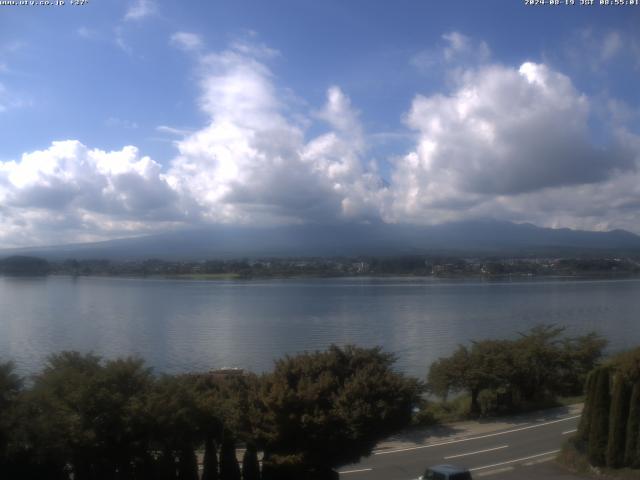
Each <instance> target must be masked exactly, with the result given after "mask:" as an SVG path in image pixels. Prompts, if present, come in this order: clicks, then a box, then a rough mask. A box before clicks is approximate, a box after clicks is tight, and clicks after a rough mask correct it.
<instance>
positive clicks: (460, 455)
mask: <svg viewBox="0 0 640 480" xmlns="http://www.w3.org/2000/svg"><path fill="white" fill-rule="evenodd" d="M508 447H509V445H501V446H499V447H493V448H487V449H486V450H478V451H477V452H468V453H459V454H457V455H449V456H448V457H444V459H445V460H449V459H450V458H458V457H466V456H467V455H476V454H478V453H486V452H493V451H494V450H502V449H503V448H508Z"/></svg>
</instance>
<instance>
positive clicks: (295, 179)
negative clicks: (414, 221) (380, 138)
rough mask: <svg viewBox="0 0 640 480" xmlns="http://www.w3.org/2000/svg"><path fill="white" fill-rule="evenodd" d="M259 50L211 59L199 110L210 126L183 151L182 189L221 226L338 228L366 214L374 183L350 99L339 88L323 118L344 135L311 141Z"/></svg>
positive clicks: (176, 175)
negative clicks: (364, 196)
mask: <svg viewBox="0 0 640 480" xmlns="http://www.w3.org/2000/svg"><path fill="white" fill-rule="evenodd" d="M255 51H256V49H254V48H244V47H243V48H240V49H237V48H233V49H230V50H227V51H225V52H222V53H218V54H211V55H208V56H206V57H204V58H203V59H202V60H201V87H202V91H203V94H202V96H201V98H200V102H199V104H200V108H201V109H202V110H203V111H204V112H205V113H206V114H207V115H208V116H209V117H210V123H209V125H207V126H206V127H205V128H203V129H201V130H199V131H197V132H195V133H193V134H191V135H190V136H188V137H187V138H185V139H184V140H182V141H180V142H178V143H177V146H178V149H179V152H180V155H179V157H178V158H177V159H176V160H175V161H174V162H173V165H172V168H171V169H170V171H169V176H170V178H171V183H172V185H174V186H175V188H176V189H178V190H179V191H181V192H182V193H183V194H184V195H189V196H190V197H192V198H194V199H197V201H198V203H199V204H200V205H201V207H202V208H203V210H204V211H205V212H206V216H207V218H209V219H210V220H211V221H223V222H262V223H266V222H291V221H294V222H296V221H297V222H300V221H333V220H335V219H337V218H338V219H339V218H349V217H351V216H353V215H356V214H357V213H359V212H360V211H361V210H362V209H366V208H367V205H366V204H367V202H366V201H363V200H361V199H358V200H356V199H354V197H356V196H358V195H360V192H359V190H363V189H364V188H365V187H364V186H363V185H364V184H363V183H362V182H365V183H366V182H369V181H370V175H371V174H368V173H366V172H365V169H363V168H362V162H361V161H360V159H359V156H358V155H359V154H360V152H361V149H362V144H361V139H360V138H354V137H353V136H352V135H351V134H352V133H354V132H356V131H360V126H359V124H358V122H357V114H356V113H355V112H353V111H352V110H351V107H350V104H349V100H348V99H347V98H346V96H344V94H343V93H342V92H341V91H340V90H339V89H338V88H335V87H334V88H331V89H330V90H329V92H328V99H327V106H326V107H325V108H324V109H323V111H322V112H323V113H322V114H321V116H322V117H323V118H324V119H326V120H327V121H328V122H329V124H330V125H331V126H333V127H334V128H336V130H335V131H332V132H329V133H327V134H325V135H322V136H320V137H318V138H315V139H312V140H311V141H310V142H306V141H305V138H304V126H303V125H301V124H299V123H297V122H296V121H295V120H293V119H292V118H291V119H290V118H288V117H287V116H286V112H287V111H288V105H286V104H285V103H283V101H282V100H281V96H280V95H279V92H278V90H277V88H276V86H275V84H274V77H273V74H272V72H271V71H270V70H269V68H268V67H267V66H266V65H265V64H264V63H262V62H261V61H259V60H258V59H256V58H255V57H254V56H251V55H247V52H255ZM259 51H261V52H262V50H261V49H260V50H259ZM262 56H264V55H262ZM355 184H358V185H359V186H358V187H356V188H354V185H355Z"/></svg>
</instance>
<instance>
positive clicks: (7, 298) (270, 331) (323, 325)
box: [0, 277, 640, 377]
mask: <svg viewBox="0 0 640 480" xmlns="http://www.w3.org/2000/svg"><path fill="white" fill-rule="evenodd" d="M639 307H640V280H639V279H631V280H629V279H625V280H549V279H547V280H529V281H517V282H515V281H514V282H508V281H491V282H489V281H485V282H483V281H479V280H465V281H451V280H434V279H415V278H350V279H317V280H316V279H311V280H310V279H295V280H255V281H189V280H154V279H123V278H70V277H46V278H6V277H5V278H2V277H0V359H2V360H8V359H12V360H14V361H15V362H16V363H17V366H18V369H19V371H20V372H21V373H23V374H26V373H31V372H35V371H37V370H38V369H39V368H40V366H41V365H42V363H43V361H44V359H45V357H46V356H47V355H48V354H50V353H52V352H57V351H60V350H63V349H75V350H81V351H93V352H95V353H98V354H100V355H102V356H104V357H109V358H110V357H116V356H120V355H139V356H141V357H143V358H144V359H145V360H146V361H147V362H148V364H149V365H151V366H153V367H154V369H155V370H156V371H159V372H171V373H174V372H181V371H189V370H208V369H212V368H219V367H223V366H234V367H243V368H246V369H249V370H253V371H256V372H260V371H265V370H269V369H271V367H272V365H273V361H274V359H276V358H277V357H280V356H282V355H284V354H287V353H289V354H293V353H296V352H301V351H304V350H315V349H322V348H325V347H326V346H328V345H330V344H331V343H336V344H347V343H355V344H358V345H362V346H374V345H381V346H383V347H384V348H385V349H386V350H388V351H391V352H395V353H396V354H397V355H398V363H397V367H398V368H399V369H400V370H402V371H404V372H407V373H410V374H413V375H417V376H421V377H422V376H424V375H425V374H426V372H427V369H428V366H429V364H430V363H431V362H432V361H434V360H435V359H437V358H438V357H440V356H443V355H448V354H450V353H451V352H452V350H453V349H454V348H455V346H456V345H457V344H458V343H463V342H467V341H469V340H472V339H481V338H487V337H501V338H504V337H513V336H515V335H517V332H518V331H523V330H526V329H528V328H529V327H531V326H533V325H536V324H538V323H541V322H544V323H557V324H561V325H565V326H567V328H568V332H569V333H571V334H580V333H585V332H588V331H591V330H596V331H598V332H600V333H601V334H603V335H604V336H605V337H606V338H608V339H609V341H610V350H612V351H615V350H620V349H623V348H628V347H631V346H634V345H636V344H640V318H639V316H638V313H639V311H640V309H639Z"/></svg>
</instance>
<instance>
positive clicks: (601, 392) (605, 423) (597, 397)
mask: <svg viewBox="0 0 640 480" xmlns="http://www.w3.org/2000/svg"><path fill="white" fill-rule="evenodd" d="M596 372H597V373H596V378H595V380H594V390H593V393H592V395H593V399H592V404H591V405H592V406H591V409H590V410H591V420H590V421H589V444H588V448H587V455H588V457H589V461H590V462H591V463H592V464H593V465H596V466H604V465H605V464H606V451H607V443H608V438H607V437H608V433H609V408H610V396H609V383H610V370H609V368H608V367H599V368H598V370H597V371H596Z"/></svg>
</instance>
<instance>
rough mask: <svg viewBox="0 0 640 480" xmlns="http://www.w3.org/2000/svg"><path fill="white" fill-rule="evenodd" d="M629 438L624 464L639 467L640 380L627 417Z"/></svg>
mask: <svg viewBox="0 0 640 480" xmlns="http://www.w3.org/2000/svg"><path fill="white" fill-rule="evenodd" d="M626 435H627V439H626V442H625V449H624V465H625V466H627V467H638V466H640V462H638V460H639V458H638V448H639V445H638V436H640V382H635V383H634V384H633V389H632V390H631V400H630V401H629V418H628V419H627V432H626Z"/></svg>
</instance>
